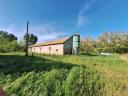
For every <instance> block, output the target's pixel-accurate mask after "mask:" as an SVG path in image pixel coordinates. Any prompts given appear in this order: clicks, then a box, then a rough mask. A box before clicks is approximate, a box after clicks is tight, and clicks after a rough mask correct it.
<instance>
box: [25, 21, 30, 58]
mask: <svg viewBox="0 0 128 96" xmlns="http://www.w3.org/2000/svg"><path fill="white" fill-rule="evenodd" d="M28 26H29V22H28V21H27V32H26V54H25V56H26V57H28Z"/></svg>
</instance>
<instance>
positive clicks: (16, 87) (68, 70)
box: [0, 52, 128, 96]
mask: <svg viewBox="0 0 128 96" xmlns="http://www.w3.org/2000/svg"><path fill="white" fill-rule="evenodd" d="M127 56H128V55H126V54H125V55H119V54H113V55H112V56H96V55H92V56H87V55H82V56H55V55H52V56H49V55H40V54H34V56H33V57H32V56H30V57H28V58H25V57H24V53H18V52H17V53H0V86H1V87H2V88H3V89H4V90H5V91H6V93H7V94H8V96H128V83H127V81H128V60H127V59H128V57H127Z"/></svg>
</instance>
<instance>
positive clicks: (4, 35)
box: [0, 31, 17, 42]
mask: <svg viewBox="0 0 128 96" xmlns="http://www.w3.org/2000/svg"><path fill="white" fill-rule="evenodd" d="M0 38H4V39H7V40H8V41H9V42H11V41H14V40H17V37H16V36H15V35H14V34H9V33H8V32H6V31H0Z"/></svg>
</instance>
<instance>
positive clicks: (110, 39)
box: [81, 32, 128, 53]
mask: <svg viewBox="0 0 128 96" xmlns="http://www.w3.org/2000/svg"><path fill="white" fill-rule="evenodd" d="M85 40H86V41H85ZM85 40H82V42H81V51H82V52H94V51H95V50H94V49H93V48H92V47H91V46H90V45H89V44H91V45H92V46H93V47H94V48H95V49H97V50H98V51H99V52H113V53H127V52H128V33H127V32H104V33H103V34H102V35H100V36H99V37H98V38H96V40H94V39H91V38H89V39H88V38H85ZM87 42H88V43H89V44H87Z"/></svg>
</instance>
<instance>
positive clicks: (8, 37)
mask: <svg viewBox="0 0 128 96" xmlns="http://www.w3.org/2000/svg"><path fill="white" fill-rule="evenodd" d="M17 45H18V44H17V37H16V36H15V35H13V34H9V33H8V32H6V31H0V52H10V51H16V50H17Z"/></svg>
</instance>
